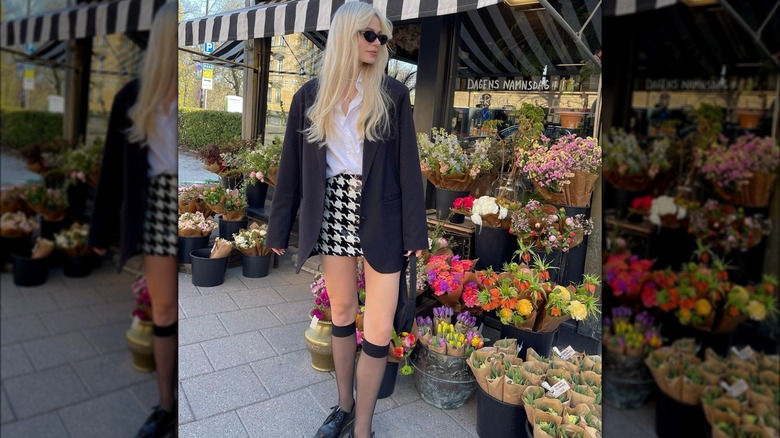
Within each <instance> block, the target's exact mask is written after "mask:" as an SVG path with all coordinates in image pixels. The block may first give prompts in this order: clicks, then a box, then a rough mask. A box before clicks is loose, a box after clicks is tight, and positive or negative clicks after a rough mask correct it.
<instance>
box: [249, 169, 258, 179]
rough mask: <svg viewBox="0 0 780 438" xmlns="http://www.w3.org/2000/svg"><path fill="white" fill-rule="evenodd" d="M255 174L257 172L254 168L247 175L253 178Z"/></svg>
mask: <svg viewBox="0 0 780 438" xmlns="http://www.w3.org/2000/svg"><path fill="white" fill-rule="evenodd" d="M255 175H257V173H256V172H255V171H254V170H253V171H251V172H249V177H250V178H255Z"/></svg>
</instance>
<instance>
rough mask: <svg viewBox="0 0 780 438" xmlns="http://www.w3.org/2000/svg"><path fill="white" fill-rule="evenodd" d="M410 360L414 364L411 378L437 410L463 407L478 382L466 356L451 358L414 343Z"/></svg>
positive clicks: (422, 394) (425, 398)
mask: <svg viewBox="0 0 780 438" xmlns="http://www.w3.org/2000/svg"><path fill="white" fill-rule="evenodd" d="M410 362H411V363H412V366H413V367H414V373H413V374H412V381H413V382H414V386H415V388H417V390H418V391H420V396H422V399H423V400H425V401H426V402H427V403H429V404H431V405H433V406H436V407H437V408H440V409H456V408H459V407H461V406H463V404H464V403H466V401H467V400H468V399H469V397H471V395H472V394H473V393H474V390H475V389H476V388H477V381H476V379H474V375H473V374H472V373H471V369H470V368H469V366H468V365H467V364H466V358H465V357H453V356H447V355H445V354H440V353H436V352H435V351H431V350H429V349H428V347H426V346H424V345H422V344H419V343H418V344H417V347H416V348H415V349H414V351H413V352H412V355H411V358H410Z"/></svg>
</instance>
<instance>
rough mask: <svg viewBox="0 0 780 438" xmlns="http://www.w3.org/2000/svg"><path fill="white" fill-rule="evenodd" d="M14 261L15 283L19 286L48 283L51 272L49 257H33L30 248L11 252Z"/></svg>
mask: <svg viewBox="0 0 780 438" xmlns="http://www.w3.org/2000/svg"><path fill="white" fill-rule="evenodd" d="M11 257H13V261H14V284H15V285H17V286H38V285H41V284H43V283H46V276H47V274H48V272H49V260H48V257H46V258H42V259H33V258H32V257H30V249H29V248H28V249H27V250H26V251H21V252H19V253H17V252H14V253H13V254H11Z"/></svg>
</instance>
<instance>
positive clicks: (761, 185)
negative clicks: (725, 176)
mask: <svg viewBox="0 0 780 438" xmlns="http://www.w3.org/2000/svg"><path fill="white" fill-rule="evenodd" d="M776 179H777V175H776V174H774V173H769V172H761V171H754V172H753V176H752V177H751V178H750V179H748V180H747V183H746V184H740V185H739V188H738V189H737V191H729V190H727V189H724V188H723V187H720V186H718V185H717V184H713V186H714V187H715V191H716V192H717V193H718V196H720V197H721V199H723V200H724V201H726V202H729V203H731V204H735V205H740V206H743V207H766V206H767V205H769V198H770V197H771V196H772V189H773V188H774V185H775V180H776Z"/></svg>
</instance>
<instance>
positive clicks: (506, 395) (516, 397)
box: [501, 375, 528, 405]
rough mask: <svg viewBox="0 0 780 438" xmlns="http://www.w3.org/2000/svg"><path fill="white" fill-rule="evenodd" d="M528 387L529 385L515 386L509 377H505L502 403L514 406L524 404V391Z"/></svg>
mask: <svg viewBox="0 0 780 438" xmlns="http://www.w3.org/2000/svg"><path fill="white" fill-rule="evenodd" d="M527 387H528V385H520V384H515V383H514V382H512V380H511V379H510V378H509V377H507V376H506V375H504V390H503V398H502V400H501V401H503V402H504V403H509V404H512V405H521V404H523V391H525V388H527Z"/></svg>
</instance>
